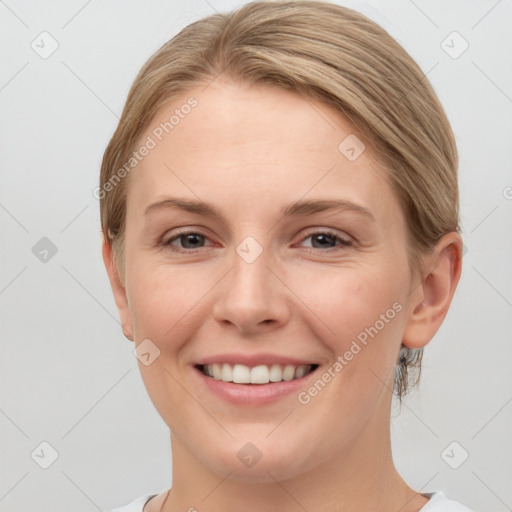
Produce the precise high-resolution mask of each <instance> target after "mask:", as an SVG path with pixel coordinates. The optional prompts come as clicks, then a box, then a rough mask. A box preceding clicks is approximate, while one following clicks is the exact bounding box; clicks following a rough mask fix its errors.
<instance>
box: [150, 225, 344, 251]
mask: <svg viewBox="0 0 512 512" xmlns="http://www.w3.org/2000/svg"><path fill="white" fill-rule="evenodd" d="M185 235H199V236H201V237H204V238H205V239H208V237H207V236H206V235H203V234H202V233H200V232H198V231H182V232H181V233H177V234H176V235H174V236H173V237H172V238H169V239H168V240H167V241H162V242H161V243H160V244H159V245H161V246H163V247H165V248H168V249H170V250H171V251H174V252H178V253H183V254H185V253H186V254H195V253H196V252H198V251H200V250H201V249H204V247H199V248H197V249H182V248H181V249H180V248H175V247H174V246H173V245H171V242H173V241H175V240H178V239H179V238H180V237H182V236H185ZM316 235H327V236H328V237H330V238H333V239H334V240H335V241H337V242H339V244H338V245H337V246H334V247H329V248H327V249H322V248H316V247H307V249H309V251H308V252H311V249H312V250H313V251H315V250H319V251H321V252H331V251H336V250H340V249H341V248H345V247H350V246H351V245H352V241H350V240H346V239H344V238H341V237H340V236H339V235H337V234H336V232H334V231H331V230H330V229H323V230H318V231H311V232H309V233H308V234H307V235H306V236H305V237H304V238H303V239H302V241H304V240H307V239H308V238H311V237H313V236H316Z"/></svg>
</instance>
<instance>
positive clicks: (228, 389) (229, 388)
mask: <svg viewBox="0 0 512 512" xmlns="http://www.w3.org/2000/svg"><path fill="white" fill-rule="evenodd" d="M193 370H194V372H195V373H197V375H198V376H199V378H200V379H201V380H202V382H204V384H205V386H206V387H207V388H208V389H209V390H210V391H212V392H213V393H214V394H216V395H217V396H219V397H220V398H222V399H223V400H225V401H227V402H230V403H232V404H236V405H263V404H268V403H271V402H274V401H276V400H278V399H280V398H283V397H285V396H288V395H291V394H293V393H295V394H297V393H298V392H299V391H300V390H301V389H304V388H305V385H306V382H307V381H308V380H309V379H310V378H311V376H312V375H314V374H316V372H317V370H318V368H316V369H315V370H313V371H312V372H310V373H308V374H307V375H304V377H301V378H300V379H294V380H289V381H281V382H269V383H268V384H235V383H234V382H224V381H223V380H217V379H214V378H213V377H207V376H206V375H205V374H204V373H203V372H202V371H201V370H200V369H198V368H196V367H193Z"/></svg>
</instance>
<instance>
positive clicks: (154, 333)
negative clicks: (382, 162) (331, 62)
mask: <svg viewBox="0 0 512 512" xmlns="http://www.w3.org/2000/svg"><path fill="white" fill-rule="evenodd" d="M190 96H194V97H195V98H196V99H197V100H198V105H197V107H195V108H194V109H193V110H192V112H191V113H190V114H189V115H188V116H186V117H185V118H184V119H183V120H181V121H180V124H179V125H178V126H176V127H175V128H174V130H173V131H172V132H170V133H169V134H168V135H166V136H165V137H164V139H163V140H162V141H161V142H160V143H159V144H158V145H157V147H156V148H154V149H152V150H151V151H150V153H149V155H147V156H146V157H145V158H144V159H143V161H142V162H141V163H140V164H139V165H138V166H137V168H136V171H134V172H133V173H132V174H131V175H130V177H129V186H128V192H127V205H126V207H127V220H126V222H127V224H126V239H125V261H124V272H123V273H122V274H121V273H120V272H118V271H117V270H116V268H115V266H114V264H113V258H112V248H111V246H110V245H109V244H108V243H107V242H104V244H103V256H104V261H105V265H106V269H107V272H108V275H109V279H110V282H111V285H112V290H113V293H114V297H115V300H116V304H117V307H118V309H119V314H120V318H121V323H122V328H123V332H124V334H125V336H126V337H127V338H129V339H131V340H134V341H135V343H136V344H137V345H138V344H139V343H140V342H141V341H142V340H144V339H150V340H151V341H152V342H153V343H154V344H155V345H157V346H158V348H159V349H160V351H161V353H160V356H159V357H158V358H157V359H156V360H155V361H154V362H153V363H152V364H150V365H149V366H145V365H143V364H142V363H140V362H139V367H140V371H141V374H142V377H143V380H144V383H145V385H146V387H147V390H148V393H149V396H150V397H151V400H152V401H153V403H154V405H155V407H156V408H157V410H158V412H159V414H160V415H161V416H162V418H163V419H164V421H165V422H166V423H167V425H168V426H169V428H170V436H171V445H172V461H173V474H172V483H173V485H172V489H171V491H170V493H169V496H168V497H167V500H166V501H165V500H164V498H165V496H164V494H162V495H159V496H157V497H155V498H154V499H152V500H150V501H149V502H148V503H147V504H146V507H145V509H144V510H145V511H146V512H153V511H157V510H160V509H161V507H162V505H163V504H164V501H165V505H164V508H163V510H166V511H171V510H173V511H175V510H189V509H190V507H195V508H196V509H198V510H207V511H209V512H217V511H219V512H220V511H222V512H229V511H238V510H245V511H248V512H251V511H261V510H280V511H282V512H288V511H290V512H291V511H296V510H303V509H306V510H315V511H318V512H320V511H332V510H336V511H340V512H348V511H356V510H357V511H360V510H363V509H367V510H377V509H378V510H396V511H399V510H400V512H410V511H418V510H419V509H420V508H421V507H422V506H424V505H425V504H426V503H427V501H428V499H427V498H426V497H425V496H423V495H421V494H419V493H417V492H416V491H415V490H413V489H411V488H410V487H409V486H408V485H407V483H406V482H405V481H404V480H403V479H402V478H401V476H400V475H399V473H398V472H397V470H396V469H395V466H394V463H393V459H392V454H391V446H390V407H391V398H392V394H391V389H392V386H393V372H394V366H395V361H396V357H397V354H398V351H399V348H400V343H401V342H402V341H403V343H404V344H405V345H407V346H409V347H412V348H419V347H423V346H425V345H426V344H427V343H428V342H429V341H430V340H431V339H432V337H433V336H434V334H435V333H436V332H437V330H438V329H439V327H440V325H441V323H442V322H443V320H444V318H445V315H446V313H447V311H448V308H449V305H450V302H451V300H452V297H453V294H454V291H455V288H456V286H457V283H458V280H459V277H460V271H461V266H460V258H461V253H462V252H461V251H462V241H461V238H460V236H459V235H458V234H456V233H449V234H447V235H445V236H444V237H443V238H442V239H441V240H440V241H439V242H438V244H437V245H436V247H435V250H434V251H433V252H432V253H431V254H428V255H425V256H424V259H425V264H426V267H425V268H427V269H428V270H427V274H426V276H424V278H422V277H420V276H417V275H414V272H413V271H412V269H411V268H410V267H409V265H408V258H407V242H406V224H405V219H404V214H403V212H402V210H401V208H400V204H399V202H398V199H397V196H396V195H395V193H394V191H393V189H392V188H391V186H390V184H389V182H388V181H387V179H386V176H385V174H384V172H383V171H382V170H379V168H378V164H377V163H376V160H375V158H374V157H373V156H372V153H371V148H370V146H369V144H366V150H365V151H364V152H363V153H362V154H361V155H360V156H359V157H358V158H357V159H356V160H355V161H353V162H351V161H349V160H348V159H347V158H345V156H344V155H343V154H342V153H341V152H340V151H339V150H338V145H339V144H340V142H341V141H342V140H343V139H344V138H345V137H346V136H347V135H349V134H353V133H356V131H355V130H354V128H353V127H352V126H351V124H350V123H349V121H348V120H347V119H346V118H344V117H343V116H342V115H341V114H340V113H338V112H336V111H334V110H332V109H331V107H329V106H328V105H325V104H323V103H321V102H318V101H316V100H313V99H307V100H306V99H305V98H304V97H302V96H300V95H298V94H296V93H294V92H291V91H287V90H284V89H281V88H278V87H275V86H270V85H262V86H254V85H252V86H251V85H246V84H243V83H237V82H234V81H229V80H228V79H221V78H218V79H217V80H216V81H214V82H213V83H212V84H211V85H210V86H208V87H207V88H204V86H198V87H197V89H195V90H191V91H189V94H187V95H186V96H183V98H180V99H177V100H176V101H173V104H172V106H170V105H168V106H166V107H165V108H163V109H162V110H161V112H160V113H159V115H158V116H157V118H156V119H155V120H154V121H153V122H152V123H151V126H150V128H148V131H147V132H146V133H145V134H144V135H143V136H142V137H141V141H143V140H145V139H146V137H147V136H148V135H150V134H151V130H152V129H154V127H155V126H157V125H158V124H159V123H160V122H163V121H165V120H167V119H168V118H169V116H170V114H171V113H172V111H173V110H174V109H175V108H176V107H179V105H182V104H183V103H185V101H186V99H187V98H188V97H190ZM358 137H359V138H360V139H361V140H364V138H363V137H362V136H361V135H358ZM170 196H172V197H180V198H185V199H192V200H198V198H200V199H201V200H202V201H204V202H208V203H211V204H213V205H214V206H216V207H217V208H218V209H219V211H220V212H221V214H222V216H223V218H224V220H221V219H220V218H219V217H216V216H203V215H199V214H197V213H190V212H186V211H183V210H180V209H177V208H160V209H157V208H155V209H153V210H152V211H151V212H150V213H148V214H147V215H144V209H145V208H146V207H147V206H148V205H150V204H152V203H154V202H156V201H159V200H162V199H164V198H166V197H170ZM299 199H308V200H318V199H346V200H349V201H351V202H353V203H356V204H358V205H361V206H363V207H365V208H367V209H368V210H369V211H370V212H371V215H372V217H373V219H372V218H371V217H370V216H366V215H364V214H362V213H360V212H357V211H352V210H339V209H338V210H326V211H322V212H317V213H312V214H309V215H302V216H293V217H289V218H284V217H283V216H282V215H281V214H280V210H281V208H283V207H284V206H286V205H288V204H289V203H291V202H293V201H296V200H299ZM177 228H180V231H189V232H193V233H199V234H202V235H204V237H205V238H202V237H199V238H196V239H193V240H192V245H190V244H189V245H187V238H186V237H185V239H184V238H183V237H182V238H180V237H178V236H177ZM327 228H329V231H334V232H335V236H339V237H340V238H341V239H344V240H348V241H350V242H352V244H351V245H348V246H347V245H343V244H341V243H340V242H339V240H337V239H336V238H335V237H327V238H325V236H324V238H322V233H324V232H325V229H327ZM311 231H313V232H314V234H316V236H311ZM247 236H252V237H253V238H254V239H255V240H256V241H257V242H258V244H259V245H260V246H261V248H262V253H261V254H260V255H259V257H258V258H257V259H256V260H255V261H254V262H252V263H247V262H246V261H245V260H244V259H242V258H241V257H240V256H239V255H238V254H237V252H236V250H235V249H236V247H237V246H238V245H239V244H240V242H241V241H242V240H244V239H245V237H247ZM162 241H163V242H169V241H170V242H171V243H172V245H171V247H173V248H174V249H176V250H177V251H181V252H176V251H173V250H172V249H171V248H170V247H169V246H162V245H159V243H160V242H162ZM190 247H192V248H190ZM329 249H330V250H329ZM187 251H188V252H187ZM395 302H398V303H400V304H401V305H402V310H401V311H400V313H398V314H396V316H395V317H394V318H393V319H392V320H391V321H389V322H388V323H386V325H385V327H384V328H382V329H381V330H380V331H379V332H378V335H376V336H375V337H374V338H373V339H371V340H370V341H369V342H368V344H367V346H365V347H364V349H363V350H361V351H360V352H359V353H358V354H357V355H356V356H354V358H353V359H352V360H351V361H350V362H349V363H348V364H347V365H346V366H345V367H344V368H343V370H342V371H341V372H339V373H338V374H337V375H336V377H335V378H333V379H332V380H331V382H329V383H328V385H326V386H325V388H324V389H323V390H322V391H321V392H320V393H318V395H317V396H315V397H314V398H312V399H311V401H310V403H308V404H307V405H303V404H300V403H299V402H298V400H297V396H296V394H291V395H290V396H287V397H284V398H281V399H279V400H278V401H277V402H275V403H272V404H268V405H262V406H259V407H253V406H247V407H243V406H236V405H232V404H229V403H227V402H224V401H223V400H222V399H220V398H218V397H216V396H213V395H212V394H211V393H210V392H209V391H206V390H205V388H204V387H203V386H202V385H201V384H202V383H201V382H200V379H198V378H197V375H196V374H195V373H194V372H195V370H193V368H192V366H191V365H192V364H193V363H194V362H195V361H197V360H198V359H199V358H200V357H204V356H206V355H208V356H210V355H213V354H218V353H226V352H242V353H246V354H252V353H263V352H270V353H274V354H280V355H293V356H295V357H299V358H303V359H306V360H311V361H316V362H318V363H319V364H320V368H319V372H318V373H319V375H321V374H323V373H324V372H325V371H326V369H327V368H328V367H329V366H331V365H332V364H333V362H334V361H335V360H336V358H337V357H338V356H339V355H342V354H344V353H345V352H346V350H348V348H349V347H350V344H351V343H352V341H353V340H354V339H356V337H357V335H358V334H359V333H361V332H362V331H363V330H364V329H365V328H366V327H369V326H371V325H374V324H375V322H376V321H377V320H378V319H379V317H380V315H381V314H383V313H385V312H386V311H387V310H388V309H389V308H391V307H392V305H393V303H395ZM309 385H311V382H310V383H309V384H308V386H309ZM247 442H251V443H253V444H254V445H255V446H257V448H258V449H259V451H260V452H261V454H262V457H261V459H260V460H259V461H258V462H257V463H256V464H255V465H254V466H252V467H250V468H248V467H246V466H245V465H244V464H242V463H241V462H240V460H239V459H238V458H237V452H238V451H239V450H240V448H241V447H242V446H243V445H245V443H247ZM227 475H229V476H228V477H227V478H226V476H227ZM299 504H300V505H299Z"/></svg>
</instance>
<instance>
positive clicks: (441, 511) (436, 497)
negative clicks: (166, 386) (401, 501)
mask: <svg viewBox="0 0 512 512" xmlns="http://www.w3.org/2000/svg"><path fill="white" fill-rule="evenodd" d="M424 494H425V495H426V496H428V497H429V502H428V503H427V504H426V505H425V506H424V507H422V508H421V510H420V512H473V511H472V510H471V509H470V508H468V507H466V506H465V505H463V504H462V503H459V502H458V501H453V500H450V499H448V498H447V497H446V496H445V494H444V493H443V492H441V491H435V492H431V493H424ZM154 496H157V494H146V495H145V496H141V497H140V498H137V499H136V500H134V501H132V502H131V503H128V504H127V505H124V506H122V507H117V508H113V509H111V510H108V511H107V512H143V509H144V505H145V504H146V503H147V502H148V501H149V500H150V499H151V498H153V497H154Z"/></svg>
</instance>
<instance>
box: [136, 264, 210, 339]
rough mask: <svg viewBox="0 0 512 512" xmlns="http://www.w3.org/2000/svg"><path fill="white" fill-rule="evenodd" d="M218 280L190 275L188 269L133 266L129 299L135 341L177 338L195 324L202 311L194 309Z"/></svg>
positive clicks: (197, 308) (198, 272) (207, 276)
mask: <svg viewBox="0 0 512 512" xmlns="http://www.w3.org/2000/svg"><path fill="white" fill-rule="evenodd" d="M217 280H218V279H217V278H215V275H214V273H213V272H210V273H204V272H201V271H198V270H194V272H193V273H192V272H191V270H190V269H187V268H180V267H178V266H170V265H169V266H166V265H158V266H155V265H149V264H145V262H142V261H140V262H139V263H138V264H137V263H135V264H134V265H132V267H131V273H130V290H129V296H130V310H131V314H132V320H133V327H134V333H135V338H136V339H137V340H138V339H143V338H145V337H150V338H151V337H154V338H155V339H156V340H164V339H172V338H173V337H176V334H175V333H177V332H179V331H181V330H183V328H184V326H186V325H188V324H190V323H191V322H197V321H198V318H197V314H198V311H200V309H201V308H200V307H197V306H198V305H200V303H201V300H202V299H203V298H204V297H205V294H206V293H207V292H208V290H209V289H210V288H212V286H214V284H215V282H216V281H217ZM203 314H204V313H203Z"/></svg>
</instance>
